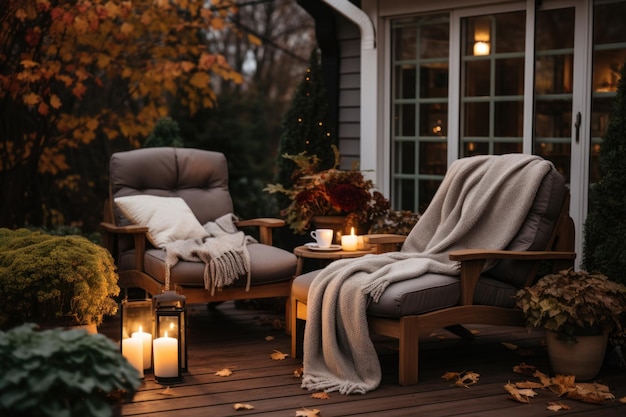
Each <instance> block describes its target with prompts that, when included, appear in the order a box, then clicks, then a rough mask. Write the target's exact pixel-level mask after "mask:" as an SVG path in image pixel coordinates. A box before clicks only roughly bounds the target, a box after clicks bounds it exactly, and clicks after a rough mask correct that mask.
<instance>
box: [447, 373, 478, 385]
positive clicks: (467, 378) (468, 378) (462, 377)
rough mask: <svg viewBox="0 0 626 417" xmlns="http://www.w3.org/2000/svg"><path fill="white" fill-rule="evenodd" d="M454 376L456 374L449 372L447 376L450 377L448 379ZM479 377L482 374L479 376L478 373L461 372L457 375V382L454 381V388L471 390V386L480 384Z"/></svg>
mask: <svg viewBox="0 0 626 417" xmlns="http://www.w3.org/2000/svg"><path fill="white" fill-rule="evenodd" d="M448 374H450V375H448ZM452 374H454V373H453V372H448V373H447V374H446V375H448V377H451V376H452ZM478 377H480V374H477V373H476V372H461V373H459V374H457V377H456V381H454V384H452V386H456V387H461V388H469V386H470V385H473V384H475V383H477V382H478Z"/></svg>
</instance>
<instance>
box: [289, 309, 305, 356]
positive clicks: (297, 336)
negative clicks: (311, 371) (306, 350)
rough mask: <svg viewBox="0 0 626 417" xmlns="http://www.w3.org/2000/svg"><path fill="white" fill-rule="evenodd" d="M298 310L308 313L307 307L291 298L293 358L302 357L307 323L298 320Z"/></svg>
mask: <svg viewBox="0 0 626 417" xmlns="http://www.w3.org/2000/svg"><path fill="white" fill-rule="evenodd" d="M298 309H300V310H305V311H306V305H305V304H303V303H299V302H298V300H296V299H295V298H293V297H291V357H292V358H301V357H302V343H303V340H304V326H305V323H306V321H305V320H301V319H298Z"/></svg>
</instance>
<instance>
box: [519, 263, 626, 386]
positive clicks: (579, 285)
mask: <svg viewBox="0 0 626 417" xmlns="http://www.w3.org/2000/svg"><path fill="white" fill-rule="evenodd" d="M516 302H517V305H518V306H519V307H520V308H521V309H522V311H523V313H524V317H525V319H526V324H527V326H528V327H531V328H532V327H534V328H543V329H545V330H546V331H547V332H546V341H547V346H548V354H549V356H550V363H551V365H552V368H553V370H554V371H555V372H557V373H559V374H567V375H576V378H577V379H579V380H588V379H592V378H594V377H595V376H596V375H597V374H598V372H599V371H600V368H601V366H602V362H603V360H604V356H605V353H606V345H607V340H608V338H610V339H611V341H612V342H613V343H616V344H622V343H623V342H624V340H625V339H626V332H625V329H624V327H623V326H624V323H626V286H624V285H622V284H620V283H617V282H614V281H611V280H609V279H608V278H607V277H606V276H605V275H603V274H599V273H589V272H587V271H573V270H572V269H569V270H563V271H560V272H558V273H556V274H549V275H546V276H544V277H543V278H541V279H540V280H539V281H537V283H536V284H535V285H533V286H531V287H526V288H523V289H521V290H519V291H518V293H517V294H516ZM588 344H589V345H588ZM593 351H595V354H594V352H593Z"/></svg>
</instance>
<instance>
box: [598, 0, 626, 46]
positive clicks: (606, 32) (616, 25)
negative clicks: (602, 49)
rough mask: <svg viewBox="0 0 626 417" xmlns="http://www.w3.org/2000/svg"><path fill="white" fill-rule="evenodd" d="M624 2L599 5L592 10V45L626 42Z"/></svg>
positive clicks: (625, 3) (625, 10) (625, 7)
mask: <svg viewBox="0 0 626 417" xmlns="http://www.w3.org/2000/svg"><path fill="white" fill-rule="evenodd" d="M625 18H626V2H617V3H608V4H599V5H597V6H596V7H595V8H594V25H593V43H594V44H595V45H601V44H611V43H621V42H626V30H624V19H625Z"/></svg>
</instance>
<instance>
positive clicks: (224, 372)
mask: <svg viewBox="0 0 626 417" xmlns="http://www.w3.org/2000/svg"><path fill="white" fill-rule="evenodd" d="M232 374H233V371H231V370H230V369H228V368H224V369H222V370H221V371H217V372H216V373H215V375H217V376H231V375H232Z"/></svg>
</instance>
